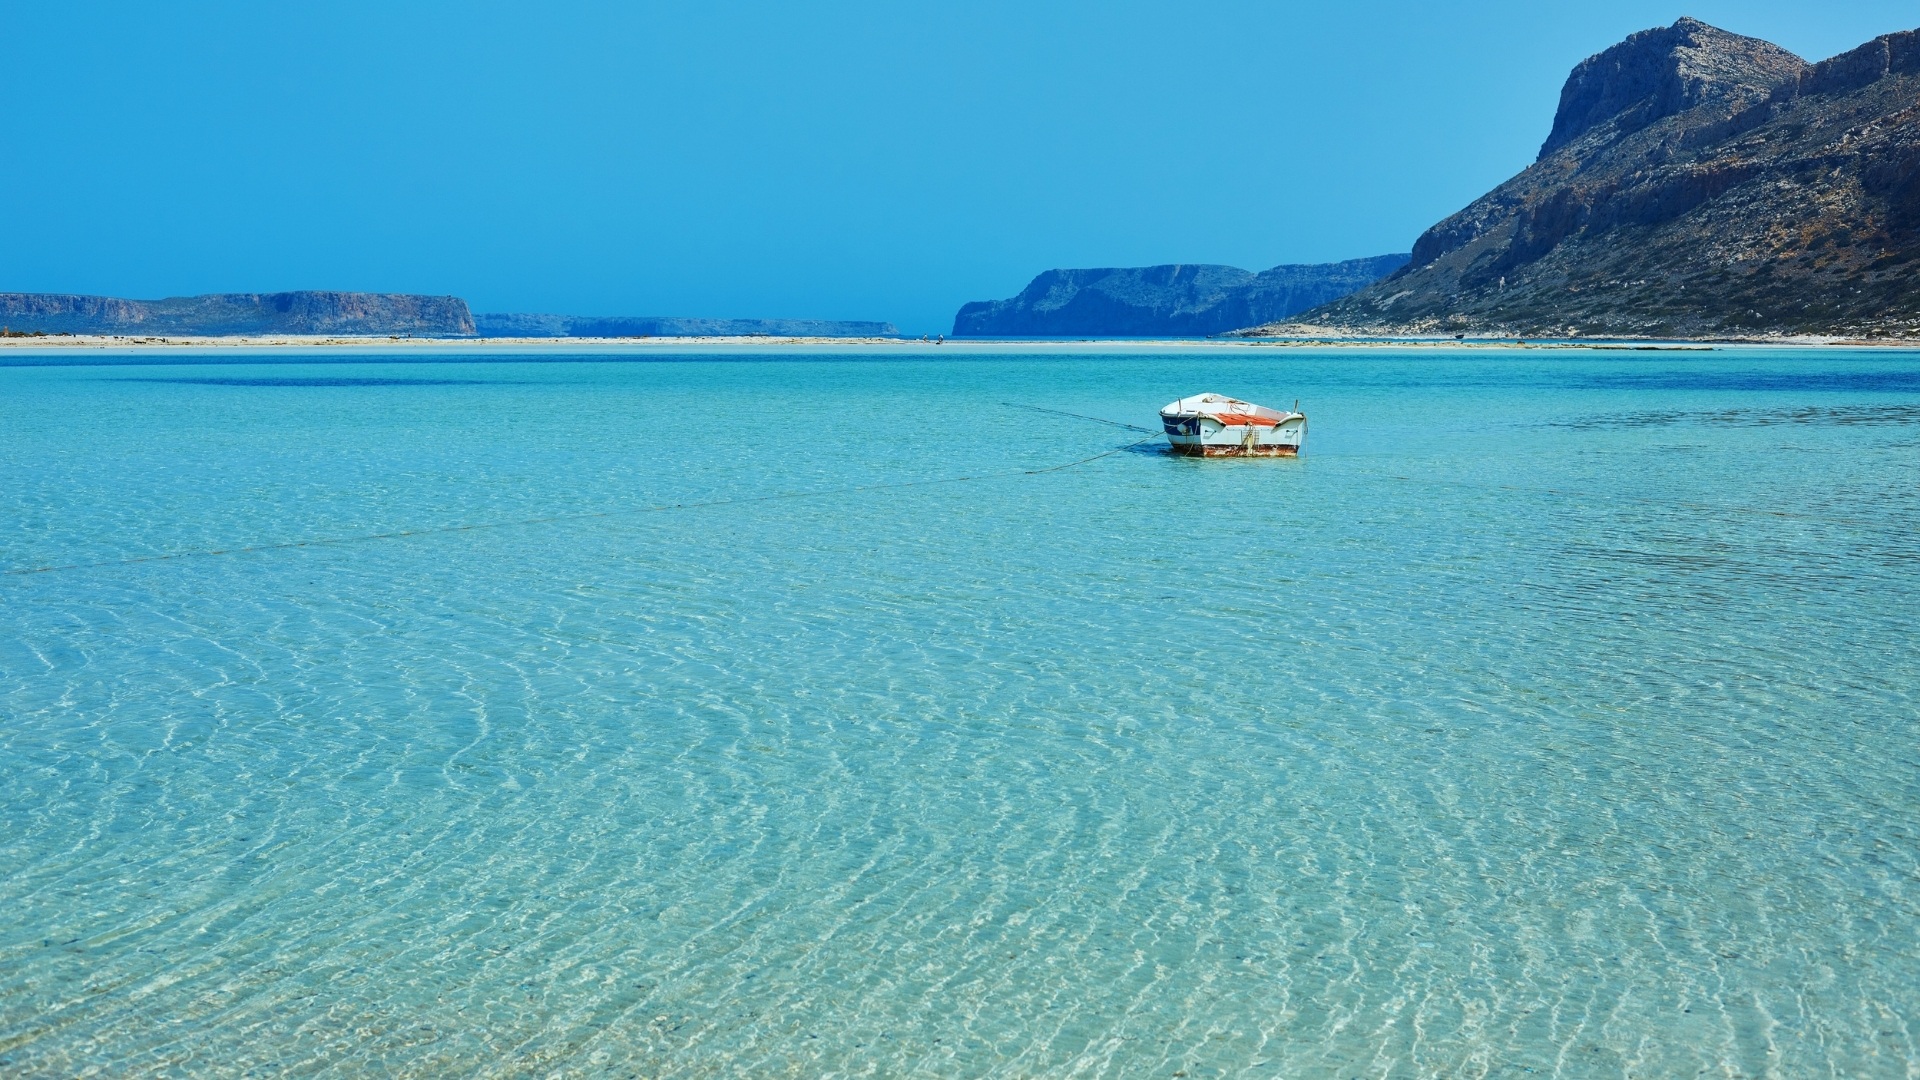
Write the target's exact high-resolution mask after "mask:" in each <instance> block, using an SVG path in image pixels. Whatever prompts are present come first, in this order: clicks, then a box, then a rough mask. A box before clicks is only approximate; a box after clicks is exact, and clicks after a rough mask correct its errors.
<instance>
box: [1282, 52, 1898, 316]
mask: <svg viewBox="0 0 1920 1080" xmlns="http://www.w3.org/2000/svg"><path fill="white" fill-rule="evenodd" d="M1916 259H1920V31H1914V32H1907V33H1900V34H1891V35H1888V36H1886V37H1882V38H1876V39H1875V40H1873V41H1871V42H1868V43H1867V44H1866V45H1863V46H1861V47H1860V48H1858V49H1854V50H1852V51H1851V52H1848V53H1844V54H1842V55H1840V56H1837V57H1834V58H1833V59H1831V60H1827V61H1824V62H1822V63H1820V64H1817V65H1808V64H1805V63H1804V62H1802V61H1800V60H1799V59H1798V58H1797V57H1794V56H1793V55H1792V54H1790V53H1787V52H1785V51H1784V50H1782V49H1779V48H1777V47H1775V46H1773V45H1769V44H1767V43H1766V42H1763V41H1758V40H1756V39H1754V38H1743V37H1740V36H1738V35H1734V34H1729V33H1726V32H1725V31H1721V30H1716V29H1714V28H1713V27H1710V26H1707V25H1706V24H1704V23H1700V22H1696V21H1694V20H1691V19H1682V20H1680V21H1679V22H1678V23H1675V24H1674V25H1673V26H1671V27H1667V28H1665V29H1662V30H1649V31H1645V32H1643V33H1639V34H1635V35H1633V36H1632V37H1630V38H1628V39H1627V40H1626V41H1625V42H1623V43H1621V44H1620V45H1616V46H1614V47H1613V48H1611V49H1608V50H1607V51H1606V52H1603V53H1601V54H1599V55H1598V56H1595V57H1593V58H1591V59H1589V60H1587V61H1585V62H1584V63H1582V64H1581V65H1580V66H1579V67H1577V68H1575V69H1574V72H1573V74H1572V76H1570V77H1569V78H1568V80H1567V85H1566V88H1565V89H1564V90H1563V91H1562V93H1561V100H1560V112H1559V115H1557V116H1556V117H1555V120H1554V127H1553V132H1552V134H1551V135H1549V137H1548V139H1547V142H1546V144H1545V145H1544V146H1543V147H1542V149H1541V156H1540V159H1539V160H1538V161H1536V162H1535V163H1534V164H1533V165H1532V166H1530V167H1528V168H1527V169H1526V171H1524V172H1522V173H1521V174H1520V175H1518V176H1516V177H1514V178H1513V179H1512V180H1509V181H1507V182H1506V183H1505V184H1502V185H1501V186H1500V187H1498V188H1496V189H1494V190H1493V191H1492V192H1489V193H1488V194H1487V195H1485V196H1483V197H1482V198H1480V199H1479V200H1478V201H1476V202H1474V203H1473V204H1472V205H1471V206H1468V207H1467V208H1466V209H1464V210H1462V211H1460V212H1459V213H1457V214H1455V215H1453V216H1452V217H1449V218H1447V219H1446V220H1445V221H1442V222H1440V223H1439V224H1437V225H1435V226H1434V227H1433V228H1431V229H1429V230H1427V232H1426V233H1425V234H1424V235H1423V236H1421V237H1420V240H1419V242H1418V243H1416V244H1415V245H1414V249H1413V261H1412V262H1411V263H1410V264H1409V265H1408V266H1407V268H1406V269H1405V270H1402V271H1400V272H1399V273H1397V274H1395V275H1393V276H1392V277H1390V278H1388V279H1386V280H1385V281H1382V282H1380V283H1378V284H1376V285H1374V286H1371V287H1369V288H1367V289H1364V290H1362V291H1360V292H1358V293H1356V294H1354V295H1353V296H1350V297H1347V298H1345V299H1342V300H1339V301H1336V302H1334V303H1331V304H1327V305H1325V306H1323V307H1320V308H1317V309H1315V310H1314V311H1311V312H1308V313H1306V314H1304V315H1302V316H1300V317H1299V320H1298V322H1297V324H1295V325H1293V326H1289V327H1278V326H1270V327H1265V328H1262V332H1294V331H1298V330H1301V329H1306V328H1308V326H1311V327H1312V328H1315V329H1318V328H1333V329H1338V330H1347V331H1354V332H1364V333H1413V334H1422V333H1425V334H1431V333H1469V334H1476V335H1518V336H1534V337H1544V336H1559V335H1599V336H1620V337H1641V336H1645V337H1705V336H1721V335H1743V336H1744V335H1753V334H1769V333H1778V334H1856V333H1897V334H1905V333H1909V332H1920V262H1916V261H1915V260H1916Z"/></svg>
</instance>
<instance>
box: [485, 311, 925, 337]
mask: <svg viewBox="0 0 1920 1080" xmlns="http://www.w3.org/2000/svg"><path fill="white" fill-rule="evenodd" d="M474 326H475V328H476V330H477V332H478V333H479V335H480V336H481V337H506V338H535V337H582V338H585V337H592V338H614V337H899V336H900V331H899V330H898V329H896V328H895V327H894V325H893V324H892V323H887V322H849V321H845V320H832V319H680V318H663V317H651V316H618V315H614V316H606V315H536V314H509V313H482V314H479V315H476V316H474Z"/></svg>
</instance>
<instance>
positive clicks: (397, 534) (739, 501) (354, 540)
mask: <svg viewBox="0 0 1920 1080" xmlns="http://www.w3.org/2000/svg"><path fill="white" fill-rule="evenodd" d="M1086 419H1091V417H1088V418H1086ZM1123 426H1124V425H1123ZM1141 430H1144V429H1141ZM1159 438H1160V436H1159V435H1158V434H1157V433H1156V434H1155V435H1154V436H1153V437H1152V438H1147V439H1141V440H1139V441H1137V442H1130V443H1128V444H1126V445H1125V446H1116V447H1114V448H1113V449H1111V450H1103V451H1101V452H1100V453H1098V454H1094V455H1093V456H1092V457H1083V458H1080V459H1079V460H1077V461H1068V462H1063V463H1061V464H1059V465H1048V466H1046V467H1044V468H1039V469H1008V470H1006V471H1004V472H990V473H974V474H971V475H968V476H942V477H937V478H935V479H932V480H896V481H890V482H888V483H884V484H854V485H850V486H847V487H837V488H822V489H820V490H818V491H783V492H780V493H778V494H774V495H746V496H740V497H737V498H730V499H703V500H700V501H696V502H682V503H662V504H660V505H657V506H640V507H635V508H634V509H631V510H600V511H595V512H593V513H588V514H554V515H551V516H548V517H537V518H516V519H514V520H512V521H482V522H476V523H474V524H471V525H443V526H439V527H436V528H427V529H399V530H396V531H394V532H383V533H365V534H362V535H359V536H334V537H323V538H321V539H318V540H288V541H284V542H281V543H276V544H248V545H245V546H243V547H229V548H204V549H201V550H197V551H175V552H169V553H167V554H164V555H140V556H136V557H134V558H131V559H108V560H105V561H103V562H90V563H69V564H66V565H57V566H30V567H20V568H17V569H12V570H6V571H0V574H4V575H5V576H10V577H18V576H23V575H27V574H51V573H56V572H59V571H62V570H94V569H99V568H102V567H108V566H136V565H138V564H140V563H153V562H169V561H172V560H175V559H195V558H205V557H208V556H213V555H246V554H251V553H253V552H260V551H285V550H287V549H289V548H305V547H329V546H333V545H337V544H359V543H365V542H367V541H370V540H402V539H406V538H407V537H412V536H437V535H441V534H445V533H462V532H481V531H484V530H487V529H510V528H515V527H518V526H522V525H555V524H562V523H566V522H574V521H597V520H601V519H605V518H617V517H633V516H636V515H639V514H659V513H665V512H666V511H669V510H700V509H705V508H709V507H715V506H744V505H747V504H751V503H762V502H777V501H780V500H783V499H817V498H821V497H823V496H827V495H851V494H854V493H857V492H864V491H889V490H895V489H899V488H912V487H933V486H935V485H939V484H964V483H968V482H971V481H975V480H1004V479H1007V478H1010V477H1015V476H1042V475H1045V474H1046V473H1056V472H1062V471H1064V470H1067V469H1072V468H1077V467H1079V466H1081V465H1085V464H1088V463H1089V462H1094V461H1099V460H1100V459H1101V458H1105V457H1112V456H1113V455H1115V454H1119V453H1124V452H1126V451H1128V450H1132V449H1133V448H1135V447H1137V446H1144V445H1146V444H1147V443H1150V442H1154V441H1156V440H1158V439H1159Z"/></svg>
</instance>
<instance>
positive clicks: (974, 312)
mask: <svg viewBox="0 0 1920 1080" xmlns="http://www.w3.org/2000/svg"><path fill="white" fill-rule="evenodd" d="M1409 257H1410V256H1407V255H1378V256H1375V257H1373V258H1369V259H1349V260H1348V261H1346V262H1337V263H1308V264H1293V265H1286V266H1276V267H1274V268H1273V269H1271V270H1264V271H1262V272H1260V273H1257V274H1256V273H1253V272H1252V271H1249V270H1242V269H1240V268H1239V267H1236V266H1218V265H1210V264H1205V263H1200V264H1192V263H1188V264H1173V265H1167V266H1144V267H1131V268H1105V269H1089V270H1048V271H1046V272H1045V273H1043V274H1041V275H1040V276H1039V277H1036V278H1034V279H1033V281H1032V282H1031V283H1030V284H1028V285H1027V287H1026V288H1025V289H1023V290H1021V292H1020V295H1018V296H1015V297H1012V298H1010V299H1006V300H980V301H975V302H973V303H970V304H967V305H965V306H963V307H961V309H960V312H959V314H958V315H956V316H955V317H954V320H953V336H954V337H1204V336H1206V335H1208V334H1219V333H1225V332H1227V331H1230V330H1237V329H1239V328H1241V327H1245V326H1252V325H1254V324H1255V323H1262V322H1268V321H1271V320H1274V319H1284V318H1287V317H1289V316H1292V315H1297V314H1299V313H1300V312H1303V311H1306V310H1307V309H1309V308H1312V307H1315V306H1317V305H1320V304H1324V303H1326V302H1327V301H1329V300H1334V299H1337V298H1339V297H1342V296H1345V295H1347V294H1349V293H1351V292H1354V291H1355V290H1357V289H1361V288H1364V287H1366V286H1367V285H1370V284H1372V283H1373V282H1375V281H1378V280H1379V279H1381V278H1382V277H1385V276H1386V275H1388V274H1390V273H1392V272H1394V271H1395V270H1398V269H1399V268H1400V267H1402V266H1404V265H1406V263H1407V260H1408V258H1409Z"/></svg>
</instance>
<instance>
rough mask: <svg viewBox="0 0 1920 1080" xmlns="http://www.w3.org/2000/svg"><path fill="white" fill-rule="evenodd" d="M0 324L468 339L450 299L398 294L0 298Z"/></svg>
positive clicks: (460, 303) (459, 304) (468, 320)
mask: <svg viewBox="0 0 1920 1080" xmlns="http://www.w3.org/2000/svg"><path fill="white" fill-rule="evenodd" d="M0 325H5V326H6V327H7V328H9V329H11V330H13V331H17V332H18V331H24V332H28V333H31V332H33V331H41V332H44V333H49V334H58V333H67V334H109V335H112V334H118V335H123V336H130V335H143V336H151V335H162V334H180V335H187V336H214V337H218V336H227V335H241V334H247V335H255V334H337V335H394V334H412V335H419V336H427V337H452V336H463V335H467V334H471V333H473V315H472V313H471V312H469V311H468V310H467V302H466V301H465V300H462V299H460V298H459V297H457V296H412V295H407V294H402V293H359V292H284V293H218V294H215V295H211V296H176V297H171V298H169V299H166V300H121V299H118V298H115V297H110V296H76V295H71V294H66V293H0Z"/></svg>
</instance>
